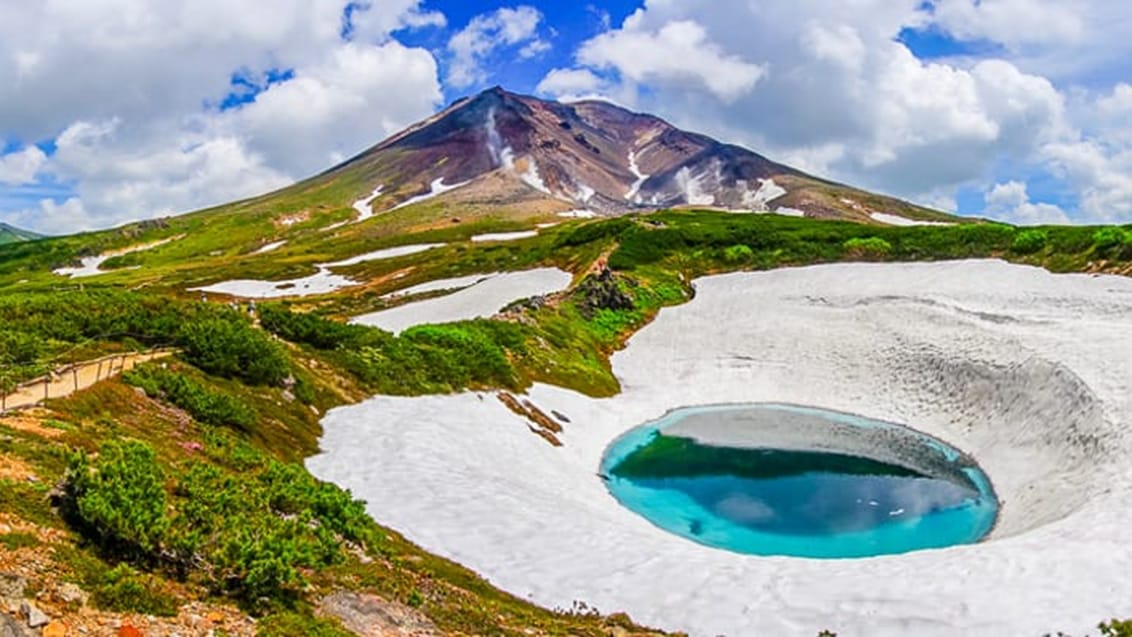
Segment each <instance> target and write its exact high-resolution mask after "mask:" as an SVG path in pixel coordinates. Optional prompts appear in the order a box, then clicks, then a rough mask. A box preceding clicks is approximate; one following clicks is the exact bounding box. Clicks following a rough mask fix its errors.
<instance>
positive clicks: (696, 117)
mask: <svg viewBox="0 0 1132 637" xmlns="http://www.w3.org/2000/svg"><path fill="white" fill-rule="evenodd" d="M0 3H4V4H5V5H6V6H5V12H6V16H8V17H9V18H11V19H8V20H6V21H5V24H0V140H3V143H2V144H0V221H7V222H10V223H15V224H18V225H24V226H26V227H31V228H33V229H38V230H42V231H48V232H66V231H72V230H76V229H85V228H95V227H106V226H109V225H114V224H117V223H121V222H123V221H127V220H132V219H138V218H144V217H150V216H156V215H160V214H170V213H173V212H183V211H186V210H191V209H194V208H198V207H201V206H206V205H210V204H215V203H221V202H223V201H226V200H230V199H233V198H237V197H242V196H247V195H249V194H254V193H256V192H261V191H263V190H267V189H271V188H275V187H279V186H281V185H284V184H286V183H288V182H290V181H293V180H295V179H299V178H302V177H303V176H306V175H309V174H311V173H314V172H317V171H318V170H320V169H322V168H324V167H325V166H326V165H329V164H331V163H333V162H335V161H339V160H341V159H343V158H345V157H348V156H349V155H350V154H352V153H354V152H357V151H358V150H360V149H361V148H364V147H365V146H368V145H370V144H372V143H374V142H376V141H378V140H379V139H381V138H382V137H384V136H387V135H389V134H392V133H394V132H396V131H397V130H398V129H399V128H401V127H403V126H405V125H408V124H410V123H412V122H413V121H416V120H417V119H420V118H423V117H425V116H427V115H428V114H429V113H431V112H433V111H435V110H436V109H437V108H440V107H442V106H443V105H444V104H446V103H449V102H451V101H452V100H454V99H456V98H458V97H461V96H463V95H467V94H469V93H474V92H476V91H478V90H481V89H483V88H487V87H489V86H492V85H495V84H501V85H503V86H505V87H506V88H508V89H510V90H513V91H518V92H524V93H534V94H538V95H540V96H543V97H548V98H570V97H573V96H578V95H603V96H605V97H608V98H610V99H613V100H615V101H618V102H620V103H623V104H625V105H627V106H630V107H633V108H636V109H639V110H644V111H650V112H655V113H656V114H658V115H661V116H662V117H665V118H667V119H669V120H670V121H672V122H674V123H676V124H677V125H680V126H684V127H687V128H691V129H694V130H698V131H701V132H705V133H708V134H711V135H714V136H716V137H717V138H720V139H722V140H725V141H730V142H734V143H739V144H743V145H746V146H748V147H751V148H753V149H754V150H756V151H759V152H763V153H764V154H767V155H769V156H771V157H772V158H774V159H778V160H781V161H785V162H787V163H791V164H793V165H797V166H799V167H801V168H803V169H805V170H809V171H811V172H814V173H817V174H819V175H822V176H827V177H831V178H834V179H838V180H842V181H846V182H849V183H853V184H857V185H860V186H862V187H866V188H871V189H876V190H880V191H883V192H887V193H891V194H895V195H898V196H902V197H905V198H909V199H912V200H915V201H917V202H922V203H927V204H930V205H934V206H936V207H940V208H944V209H949V210H955V211H958V212H960V213H963V214H987V215H990V216H994V217H997V218H1002V219H1006V220H1010V221H1015V222H1019V223H1033V222H1049V221H1056V222H1066V221H1068V222H1101V221H1124V222H1127V221H1132V177H1130V176H1129V175H1130V174H1132V135H1129V134H1128V133H1127V132H1126V131H1125V130H1124V129H1125V128H1126V126H1124V125H1123V123H1124V122H1126V121H1128V118H1129V117H1132V85H1130V84H1129V82H1130V81H1132V73H1130V72H1129V69H1128V65H1127V64H1126V63H1124V62H1123V60H1126V59H1132V44H1129V43H1128V42H1126V40H1127V38H1126V37H1125V35H1126V32H1127V29H1126V26H1128V25H1130V24H1132V9H1125V8H1122V7H1119V6H1116V5H1115V4H1114V3H1111V2H1107V1H1106V0H1079V1H1073V2H1071V1H1069V0H1011V1H1010V2H1005V1H999V2H987V1H985V0H984V1H981V2H980V1H978V0H933V1H931V2H917V1H916V0H862V1H861V2H858V3H856V4H854V5H852V6H847V5H846V3H841V2H839V1H837V0H797V1H794V0H761V2H758V3H750V2H748V1H747V0H664V1H660V0H656V1H653V2H645V1H644V0H636V1H630V0H607V1H595V2H592V3H588V4H587V3H582V4H575V3H559V2H549V1H545V0H535V1H529V2H512V3H502V2H493V1H477V2H468V1H464V2H457V1H455V0H423V1H418V0H383V1H381V2H369V1H368V0H367V1H362V0H353V1H348V0H278V1H277V2H267V1H266V0H263V1H260V0H253V1H251V2H249V3H245V4H242V5H241V6H240V7H239V8H238V9H233V11H236V12H237V14H232V13H231V12H229V13H224V12H222V11H220V10H219V9H217V8H213V7H210V6H207V5H200V6H199V7H196V6H194V7H193V8H182V9H175V8H171V7H170V6H169V5H167V4H165V3H161V2H158V1H157V0H148V1H141V2H131V1H127V0H107V1H106V2H105V3H103V5H104V6H103V9H104V10H103V11H101V12H100V11H96V10H93V9H90V10H83V9H82V8H80V7H73V6H72V7H65V6H36V5H35V4H34V3H32V4H31V5H28V4H25V3H17V2H14V1H12V0H0ZM8 5H10V6H8ZM115 5H120V6H115ZM214 11H216V12H218V13H215V14H213V13H212V12H214ZM630 16H632V17H631V18H630ZM21 25H23V26H21ZM27 25H33V26H31V27H28V26H27ZM126 42H129V43H130V45H129V46H127V47H123V46H122V44H123V43H126ZM59 43H63V44H59Z"/></svg>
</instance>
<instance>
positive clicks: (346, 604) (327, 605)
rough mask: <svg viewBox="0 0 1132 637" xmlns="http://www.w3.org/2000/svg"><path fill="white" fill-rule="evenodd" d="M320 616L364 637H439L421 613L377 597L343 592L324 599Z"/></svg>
mask: <svg viewBox="0 0 1132 637" xmlns="http://www.w3.org/2000/svg"><path fill="white" fill-rule="evenodd" d="M319 612H320V613H321V614H323V615H329V616H331V617H335V618H337V619H338V620H339V621H341V622H342V625H343V626H345V627H346V629H347V630H350V631H351V632H353V633H355V634H357V635H360V636H361V637H401V636H403V637H410V636H411V637H426V636H429V635H439V634H440V632H439V631H438V630H437V628H436V625H435V624H433V623H432V621H431V620H430V619H429V618H428V617H425V616H424V615H423V614H422V613H420V612H419V611H417V610H415V609H413V608H410V607H408V606H406V605H404V604H399V603H397V602H390V601H387V600H385V599H382V598H381V597H378V596H377V595H364V594H362V593H353V592H349V591H339V592H337V593H334V594H332V595H329V596H327V597H325V598H323V600H322V602H321V603H319Z"/></svg>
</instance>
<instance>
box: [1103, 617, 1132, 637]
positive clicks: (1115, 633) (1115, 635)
mask: <svg viewBox="0 0 1132 637" xmlns="http://www.w3.org/2000/svg"><path fill="white" fill-rule="evenodd" d="M1097 628H1099V629H1100V631H1101V637H1132V620H1128V619H1126V620H1123V621H1121V620H1117V619H1114V620H1112V621H1110V622H1105V623H1103V624H1101V625H1100V626H1098V627H1097Z"/></svg>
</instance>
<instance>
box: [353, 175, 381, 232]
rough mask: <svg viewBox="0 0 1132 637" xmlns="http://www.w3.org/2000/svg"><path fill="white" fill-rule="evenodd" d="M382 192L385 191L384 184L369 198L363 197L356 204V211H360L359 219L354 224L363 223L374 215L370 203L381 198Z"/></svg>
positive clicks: (375, 189)
mask: <svg viewBox="0 0 1132 637" xmlns="http://www.w3.org/2000/svg"><path fill="white" fill-rule="evenodd" d="M382 190H385V185H384V184H382V185H380V186H378V187H377V188H374V189H373V192H371V193H370V194H369V196H368V197H363V198H361V199H359V200H357V201H355V202H354V210H357V211H358V218H357V219H355V220H354V223H361V222H363V221H365V220H366V219H369V218H370V217H372V216H373V215H374V212H373V207H372V206H371V205H370V202H372V201H373V200H374V199H377V198H378V197H380V196H381V191H382Z"/></svg>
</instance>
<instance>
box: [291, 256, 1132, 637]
mask: <svg viewBox="0 0 1132 637" xmlns="http://www.w3.org/2000/svg"><path fill="white" fill-rule="evenodd" d="M473 289H474V288H473ZM697 291H698V293H697V295H696V298H695V300H694V301H692V302H690V303H688V304H686V305H683V306H680V307H675V308H669V309H665V310H663V311H662V312H661V314H660V316H659V317H658V318H657V320H656V321H655V322H653V323H652V324H651V325H649V326H648V327H646V328H645V329H644V330H643V331H642V332H640V333H639V334H637V335H636V336H635V337H634V338H633V339H632V340H631V341H630V344H629V346H628V347H627V349H625V350H624V351H622V352H619V353H618V354H616V355H615V356H614V359H613V366H614V371H615V372H616V373H617V375H618V376H619V378H620V379H621V382H622V386H623V388H624V391H623V393H622V394H620V395H618V396H616V397H614V398H610V399H602V400H596V399H590V398H587V397H585V396H581V395H578V394H575V393H573V392H569V391H565V390H562V389H558V388H553V387H548V386H542V385H538V386H535V387H534V388H533V389H532V390H531V392H530V395H531V399H532V400H533V401H534V402H535V403H536V404H537V405H539V406H540V407H541V408H542V409H543V410H544V411H546V412H547V413H550V410H552V409H553V410H556V411H558V412H560V413H563V414H565V415H567V416H568V417H569V418H570V419H571V423H569V424H566V425H565V427H566V431H565V433H564V434H563V435H562V439H563V441H564V442H565V447H562V448H554V447H551V446H550V445H548V444H547V443H546V442H545V441H543V440H542V439H541V438H538V437H537V436H535V435H533V434H531V433H530V432H529V431H528V429H527V426H526V423H525V421H523V420H521V419H519V418H518V417H517V416H515V415H514V414H513V413H511V412H510V411H509V410H508V409H507V408H506V407H504V406H503V405H502V404H501V403H500V402H499V401H497V400H495V399H494V398H493V397H490V396H478V395H476V394H471V393H469V394H462V395H456V396H436V397H425V398H389V397H378V398H374V399H372V400H370V401H367V402H365V403H362V404H360V405H356V406H353V407H346V408H341V409H336V410H334V411H332V412H330V413H329V414H328V416H327V417H326V419H325V421H324V423H323V424H324V426H325V432H326V433H325V437H324V438H323V440H322V446H323V448H324V449H325V452H324V453H323V454H322V455H319V456H316V457H313V458H311V459H310V460H309V461H308V466H309V467H310V468H311V470H312V471H313V472H314V473H315V474H316V475H318V476H319V477H321V478H325V479H329V480H333V481H335V482H337V483H338V484H340V485H342V486H344V487H348V488H350V489H352V490H353V492H354V493H355V494H356V495H357V496H359V497H361V498H363V499H365V500H367V501H368V503H369V505H368V506H369V510H370V511H371V512H372V513H373V514H374V515H375V516H376V517H377V518H378V519H380V520H381V521H382V522H383V523H386V524H389V525H390V526H392V527H393V528H396V529H398V530H399V531H401V532H403V533H405V534H406V535H407V537H408V538H409V539H410V540H412V541H414V542H416V543H418V544H420V545H422V546H423V547H424V548H426V549H428V550H430V551H433V552H436V553H439V554H441V555H444V556H447V557H450V558H452V559H455V560H457V561H459V562H461V563H462V564H465V565H467V566H469V567H471V568H473V569H475V570H476V571H478V572H480V573H482V574H484V575H485V576H486V577H487V578H488V579H489V580H491V581H492V582H493V583H494V584H496V585H499V586H501V587H503V588H504V589H506V590H508V591H511V592H513V593H515V594H516V595H519V596H521V597H523V598H530V599H532V600H534V601H535V602H538V603H541V604H543V605H546V606H551V607H554V606H560V607H566V608H568V607H570V605H571V604H572V603H573V601H574V600H584V601H586V602H587V603H589V604H592V605H594V606H596V607H597V608H600V609H601V610H603V611H606V612H613V611H618V610H624V611H627V612H629V613H631V614H632V616H633V617H634V618H635V619H637V620H639V621H642V622H644V623H646V624H650V625H657V626H660V627H663V628H666V629H670V630H686V631H688V632H690V633H691V634H693V635H717V634H727V635H733V636H737V635H776V636H790V635H804V636H806V637H812V636H813V635H815V634H816V633H817V632H818V631H819V630H820V629H824V628H828V629H831V630H835V631H836V632H838V633H840V634H843V635H870V636H873V635H879V636H882V637H883V636H887V635H892V636H906V635H916V636H917V637H933V636H941V637H942V636H947V637H951V636H954V635H970V636H975V637H981V636H988V637H992V636H993V637H1001V636H1002V635H1040V634H1044V633H1047V632H1056V631H1058V630H1063V631H1068V632H1070V633H1075V634H1079V633H1086V632H1088V631H1090V630H1092V629H1093V627H1094V626H1095V625H1096V623H1097V622H1098V621H1100V620H1102V619H1105V618H1108V617H1113V616H1125V615H1128V614H1129V613H1130V612H1132V606H1129V601H1128V600H1129V599H1132V583H1129V580H1128V575H1127V574H1128V573H1129V572H1132V543H1129V542H1128V535H1127V533H1128V532H1127V529H1129V528H1132V508H1129V507H1128V506H1127V502H1128V501H1130V499H1132V473H1130V472H1129V471H1128V470H1127V467H1128V466H1129V461H1130V460H1132V437H1130V436H1132V434H1130V431H1132V430H1130V428H1129V427H1128V425H1129V423H1132V336H1130V333H1132V332H1130V330H1129V327H1130V326H1132V323H1130V319H1129V317H1130V316H1132V280H1129V279H1125V278H1117V277H1092V276H1085V275H1052V274H1049V273H1047V272H1045V271H1043V270H1039V269H1035V268H1029V267H1021V266H1013V265H1008V264H1005V263H1002V262H998V261H968V262H950V263H934V264H917V265H903V264H872V265H870V264H850V265H831V266H819V267H810V268H799V269H791V270H779V271H772V272H765V273H745V274H733V275H725V276H719V277H712V278H707V279H702V280H700V281H698V282H697ZM752 307H757V308H759V311H758V312H757V313H756V314H752V313H751V308H752ZM759 401H779V402H788V403H796V404H804V405H812V406H816V407H822V408H826V409H833V410H838V411H844V412H849V413H858V414H862V415H865V416H869V417H873V418H878V419H883V420H888V421H893V422H901V423H906V424H908V425H910V426H912V427H915V428H917V429H920V430H922V431H924V432H926V433H929V434H932V435H936V436H939V437H940V438H942V439H944V440H947V441H948V442H950V443H951V444H953V445H955V446H956V447H958V448H959V449H961V450H964V451H966V452H970V453H972V454H974V456H975V457H976V458H977V459H978V461H979V464H980V465H981V466H982V467H983V468H984V469H985V470H986V472H987V473H988V475H989V476H990V477H991V480H992V481H994V484H995V488H996V490H997V492H998V494H999V495H1000V497H1001V498H1002V509H1001V517H1000V520H999V525H998V527H997V528H996V529H995V531H994V533H993V535H992V537H991V539H990V540H989V541H987V542H984V543H982V544H978V545H971V546H960V547H952V548H948V549H943V550H935V551H922V552H917V553H910V554H907V555H898V556H888V557H881V558H874V559H866V560H829V561H819V560H804V559H794V558H760V557H756V556H741V555H736V554H732V553H728V552H725V551H721V550H716V549H711V548H708V547H705V546H701V545H699V544H695V543H692V542H689V541H686V540H684V539H682V538H679V537H676V536H674V535H670V534H668V533H666V532H664V531H661V530H659V529H658V528H656V527H654V526H653V525H652V524H650V523H649V522H647V521H646V520H644V519H643V518H641V517H639V516H637V515H635V514H633V513H631V512H630V511H628V510H626V509H624V508H623V507H621V506H620V505H619V504H618V503H617V502H616V501H615V500H614V499H613V498H612V497H611V496H610V495H609V493H608V492H607V491H606V489H605V487H604V485H603V483H602V482H601V480H600V479H599V478H598V477H597V476H596V475H595V474H596V471H597V468H598V466H599V462H600V459H601V455H602V452H603V451H604V449H605V448H606V446H607V445H608V444H609V443H610V442H611V441H612V440H613V439H614V438H615V437H616V436H618V435H619V434H621V433H622V432H624V431H626V430H627V429H630V428H632V427H635V426H636V425H638V424H640V423H642V422H645V421H647V420H649V419H652V418H656V417H658V416H660V415H662V414H663V413H664V412H665V411H667V410H669V409H672V408H675V407H679V406H684V405H698V404H709V403H727V402H759Z"/></svg>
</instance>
